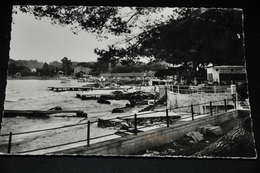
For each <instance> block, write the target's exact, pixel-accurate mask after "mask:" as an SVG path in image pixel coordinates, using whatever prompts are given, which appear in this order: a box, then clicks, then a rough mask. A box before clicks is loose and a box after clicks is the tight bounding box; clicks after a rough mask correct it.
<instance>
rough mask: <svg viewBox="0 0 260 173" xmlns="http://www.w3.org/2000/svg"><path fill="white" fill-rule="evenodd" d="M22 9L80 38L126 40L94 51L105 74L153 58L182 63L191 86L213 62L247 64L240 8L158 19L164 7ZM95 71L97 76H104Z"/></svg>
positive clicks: (175, 11)
mask: <svg viewBox="0 0 260 173" xmlns="http://www.w3.org/2000/svg"><path fill="white" fill-rule="evenodd" d="M19 9H20V10H21V11H22V12H27V13H31V14H33V15H34V16H35V17H36V18H37V19H42V18H44V17H47V18H49V19H50V20H51V22H52V23H53V24H60V25H62V26H64V25H70V26H71V27H72V28H71V29H72V31H73V32H74V33H78V32H79V31H81V30H84V31H87V32H90V33H93V34H95V35H96V36H97V37H99V38H107V37H108V36H109V35H110V34H113V35H116V36H124V37H125V39H124V41H123V42H121V43H123V44H124V45H123V46H122V44H120V43H118V44H112V45H108V47H107V49H98V48H96V49H95V50H94V52H95V53H96V54H97V55H99V56H100V58H99V59H98V61H99V62H100V65H104V69H105V65H106V66H107V65H108V63H109V62H111V63H113V64H118V63H120V64H121V65H119V66H118V68H116V69H117V70H121V71H123V70H125V71H128V67H129V66H134V65H135V64H136V63H137V62H138V61H139V59H140V57H148V58H150V60H151V61H153V60H156V61H166V62H167V63H171V64H181V65H182V66H183V69H182V74H180V75H185V76H186V78H187V79H188V81H190V79H192V78H193V77H194V76H196V73H197V71H196V69H198V68H199V67H203V66H205V65H207V64H209V63H213V65H224V64H225V65H227V64H231V65H235V64H239V65H241V64H244V47H243V31H242V29H243V28H242V15H243V14H242V11H241V10H238V9H218V8H216V9H213V8H211V9H204V8H198V9H196V8H172V14H171V15H169V16H163V15H161V17H159V18H157V19H155V18H153V17H152V16H154V15H155V14H157V15H159V14H160V12H162V11H163V9H162V8H152V7H149V8H147V7H127V8H126V7H96V6H91V7H86V6H55V5H50V6H19ZM159 16H160V15H159ZM134 31H138V32H139V34H133V33H134ZM95 65H96V64H95ZM62 68H63V69H64V70H65V71H66V73H69V66H68V65H65V63H64V64H63V67H62ZM93 68H94V69H95V70H94V71H93V72H92V73H93V74H94V73H95V74H97V73H100V72H101V71H103V70H100V69H98V68H97V67H95V66H93ZM113 70H115V69H113ZM158 70H159V69H158ZM158 70H157V71H158Z"/></svg>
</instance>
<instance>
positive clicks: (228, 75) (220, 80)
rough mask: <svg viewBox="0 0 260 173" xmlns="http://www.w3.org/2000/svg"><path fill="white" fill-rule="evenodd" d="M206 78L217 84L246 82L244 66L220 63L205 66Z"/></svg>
mask: <svg viewBox="0 0 260 173" xmlns="http://www.w3.org/2000/svg"><path fill="white" fill-rule="evenodd" d="M206 70H207V80H208V81H209V82H213V83H214V82H215V83H217V84H219V85H230V84H241V83H245V82H246V67H245V66H238V65H222V66H209V67H206Z"/></svg>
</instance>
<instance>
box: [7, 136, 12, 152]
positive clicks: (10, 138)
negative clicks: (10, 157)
mask: <svg viewBox="0 0 260 173" xmlns="http://www.w3.org/2000/svg"><path fill="white" fill-rule="evenodd" d="M12 135H13V134H12V132H10V134H9V142H8V150H7V153H11V145H12Z"/></svg>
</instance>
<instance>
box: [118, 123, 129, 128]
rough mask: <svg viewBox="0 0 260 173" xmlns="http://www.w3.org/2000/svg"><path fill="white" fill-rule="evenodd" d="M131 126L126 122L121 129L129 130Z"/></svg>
mask: <svg viewBox="0 0 260 173" xmlns="http://www.w3.org/2000/svg"><path fill="white" fill-rule="evenodd" d="M128 128H129V125H128V124H127V123H126V122H121V128H120V129H122V130H128Z"/></svg>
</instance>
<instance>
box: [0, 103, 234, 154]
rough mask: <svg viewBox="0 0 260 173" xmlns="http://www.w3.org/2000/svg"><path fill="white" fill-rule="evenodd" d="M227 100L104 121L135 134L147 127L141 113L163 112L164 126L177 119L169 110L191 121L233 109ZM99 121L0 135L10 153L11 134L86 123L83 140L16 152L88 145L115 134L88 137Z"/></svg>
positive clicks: (36, 131)
mask: <svg viewBox="0 0 260 173" xmlns="http://www.w3.org/2000/svg"><path fill="white" fill-rule="evenodd" d="M228 101H232V100H228V99H224V100H218V101H212V102H207V103H200V104H191V105H188V106H182V107H175V108H173V109H167V107H166V108H165V109H163V110H154V111H147V112H139V113H135V114H134V115H133V114H132V115H127V116H123V117H115V118H110V119H106V121H113V120H115V119H120V120H122V121H121V122H127V123H128V124H129V131H131V132H132V133H133V134H135V135H137V133H138V132H140V131H142V129H143V128H145V127H147V126H144V125H139V124H138V123H140V121H141V120H142V119H145V118H147V117H148V118H149V117H150V116H144V117H145V118H144V117H142V115H152V114H155V113H159V112H165V115H164V116H161V115H160V116H159V117H160V118H159V121H164V123H166V126H167V127H169V126H170V124H172V123H173V122H174V121H176V120H178V119H172V117H171V116H170V115H169V111H170V112H185V118H188V119H190V120H191V121H194V120H196V118H197V117H199V115H202V114H203V115H209V116H213V115H214V114H216V113H221V112H227V111H228V110H229V109H233V108H234V106H232V105H230V104H228ZM197 109H200V111H197ZM151 117H152V116H151ZM155 118H157V120H156V121H158V116H155ZM182 118H184V117H182ZM182 118H181V119H182ZM99 122H100V119H99V120H97V121H92V122H90V121H88V122H86V123H80V124H72V125H66V126H61V127H54V128H48V129H40V130H33V131H26V132H18V133H12V132H10V133H9V134H2V135H0V137H7V136H9V140H8V147H7V153H11V147H12V137H13V136H17V135H24V134H32V133H38V132H46V131H53V130H58V129H63V128H70V127H76V126H82V125H86V126H87V129H86V131H87V135H86V138H85V139H83V140H78V141H74V142H67V143H62V144H58V145H52V146H48V147H42V148H36V149H31V150H27V151H22V152H16V153H21V154H22V153H29V152H35V151H40V150H47V149H51V148H55V147H62V146H66V145H71V144H76V143H80V142H86V144H87V146H90V141H93V140H97V139H101V138H104V137H109V136H112V135H115V133H111V134H105V135H100V136H95V137H92V138H91V137H90V131H91V129H90V127H91V125H92V124H94V123H99ZM121 122H120V123H121ZM163 127H165V126H163Z"/></svg>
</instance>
